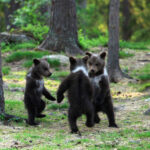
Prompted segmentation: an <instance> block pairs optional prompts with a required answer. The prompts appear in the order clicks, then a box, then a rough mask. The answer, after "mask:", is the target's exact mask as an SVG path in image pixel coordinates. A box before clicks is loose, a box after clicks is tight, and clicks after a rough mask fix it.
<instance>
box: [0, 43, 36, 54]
mask: <svg viewBox="0 0 150 150" xmlns="http://www.w3.org/2000/svg"><path fill="white" fill-rule="evenodd" d="M36 46H37V44H36V43H35V42H24V43H12V44H10V43H9V44H6V43H4V42H2V43H1V47H2V52H9V51H17V50H19V49H33V48H35V47H36Z"/></svg>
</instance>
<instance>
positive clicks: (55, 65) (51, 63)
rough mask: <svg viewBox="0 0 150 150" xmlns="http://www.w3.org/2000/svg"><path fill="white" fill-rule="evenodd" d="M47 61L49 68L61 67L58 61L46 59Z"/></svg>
mask: <svg viewBox="0 0 150 150" xmlns="http://www.w3.org/2000/svg"><path fill="white" fill-rule="evenodd" d="M47 61H48V63H49V64H50V66H51V67H59V66H60V65H61V64H60V61H59V59H47Z"/></svg>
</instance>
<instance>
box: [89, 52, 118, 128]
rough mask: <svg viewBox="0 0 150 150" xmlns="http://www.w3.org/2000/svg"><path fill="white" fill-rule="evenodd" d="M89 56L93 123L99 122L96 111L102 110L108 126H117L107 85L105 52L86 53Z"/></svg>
mask: <svg viewBox="0 0 150 150" xmlns="http://www.w3.org/2000/svg"><path fill="white" fill-rule="evenodd" d="M86 54H87V55H88V56H89V59H88V61H87V66H88V71H89V77H90V80H91V83H92V85H93V90H94V100H93V103H94V108H95V115H94V121H95V123H99V122H100V118H99V116H98V112H100V111H102V112H104V113H106V115H107V117H108V120H109V127H118V126H117V124H116V123H115V115H114V110H113V103H112V97H111V93H110V87H109V79H108V74H107V71H106V67H105V57H106V52H102V53H100V54H99V55H96V54H91V53H89V52H87V53H86Z"/></svg>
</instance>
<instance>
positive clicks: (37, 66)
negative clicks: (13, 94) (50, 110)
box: [24, 59, 55, 125]
mask: <svg viewBox="0 0 150 150" xmlns="http://www.w3.org/2000/svg"><path fill="white" fill-rule="evenodd" d="M33 63H34V66H33V67H32V68H31V69H30V70H29V72H28V74H27V76H26V88H25V95H24V104H25V107H26V109H27V111H28V120H27V123H28V124H30V125H37V123H36V122H35V121H34V120H35V117H39V118H42V117H45V115H44V114H41V112H42V111H43V110H44V108H45V102H44V101H43V100H42V99H41V97H42V95H44V96H45V97H46V98H47V99H49V100H52V101H54V100H55V98H54V97H53V96H52V95H51V94H50V93H49V92H48V90H47V89H46V88H45V86H44V80H43V76H44V77H49V76H51V74H52V73H51V72H50V66H49V64H48V62H47V61H46V60H44V59H41V60H39V59H34V60H33Z"/></svg>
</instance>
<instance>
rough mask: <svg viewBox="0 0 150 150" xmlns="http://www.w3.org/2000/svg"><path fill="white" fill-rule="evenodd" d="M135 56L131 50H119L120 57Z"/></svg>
mask: <svg viewBox="0 0 150 150" xmlns="http://www.w3.org/2000/svg"><path fill="white" fill-rule="evenodd" d="M133 56H134V54H133V53H129V52H126V51H122V50H120V51H119V58H121V59H125V58H129V57H133Z"/></svg>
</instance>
